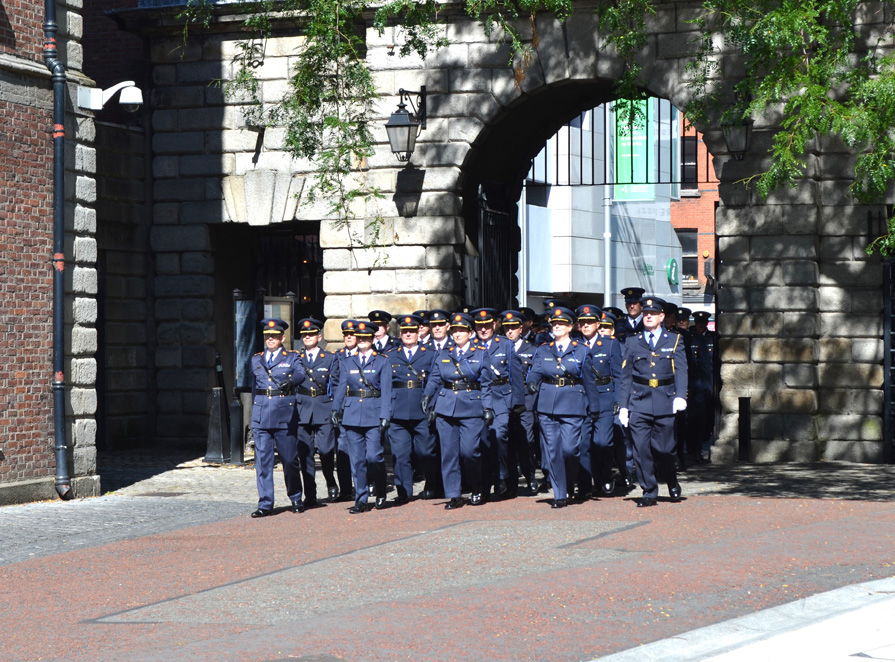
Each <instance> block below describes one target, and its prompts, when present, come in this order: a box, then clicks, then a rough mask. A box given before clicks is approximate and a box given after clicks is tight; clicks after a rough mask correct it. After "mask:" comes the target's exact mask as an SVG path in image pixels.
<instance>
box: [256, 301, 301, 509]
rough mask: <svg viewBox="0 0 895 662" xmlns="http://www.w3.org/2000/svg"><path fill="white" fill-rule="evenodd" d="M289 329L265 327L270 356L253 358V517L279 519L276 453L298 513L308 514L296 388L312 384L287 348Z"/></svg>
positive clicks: (271, 323) (278, 323) (267, 323)
mask: <svg viewBox="0 0 895 662" xmlns="http://www.w3.org/2000/svg"><path fill="white" fill-rule="evenodd" d="M288 328H289V325H288V324H287V323H286V322H284V321H283V320H281V319H276V318H268V319H265V320H262V321H261V329H262V335H263V336H264V345H265V351H263V352H259V353H258V354H255V355H254V356H253V357H252V376H253V378H254V384H253V386H252V435H253V436H254V439H255V477H256V481H257V485H258V509H257V510H255V512H253V513H252V517H267V516H268V515H271V514H273V506H274V487H273V468H274V451H275V450H276V451H277V452H279V454H280V459H281V460H282V461H283V476H284V478H285V480H286V494H287V495H288V497H289V499H290V501H291V502H292V512H295V513H300V512H303V511H304V509H305V506H304V504H303V503H302V500H301V496H302V485H301V465H300V463H299V456H298V443H297V439H296V434H297V431H298V410H297V408H296V400H295V387H296V386H299V385H301V384H303V383H305V381H306V380H307V375H306V374H305V371H304V368H303V367H302V365H301V360H300V358H299V355H298V352H293V351H290V350H287V349H285V348H284V347H283V338H284V334H285V331H286V329H288Z"/></svg>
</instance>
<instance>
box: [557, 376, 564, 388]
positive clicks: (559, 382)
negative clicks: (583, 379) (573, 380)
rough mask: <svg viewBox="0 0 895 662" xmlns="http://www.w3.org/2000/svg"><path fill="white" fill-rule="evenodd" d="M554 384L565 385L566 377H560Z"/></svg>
mask: <svg viewBox="0 0 895 662" xmlns="http://www.w3.org/2000/svg"><path fill="white" fill-rule="evenodd" d="M556 385H557V386H565V385H566V378H565V377H560V378H559V379H558V380H556Z"/></svg>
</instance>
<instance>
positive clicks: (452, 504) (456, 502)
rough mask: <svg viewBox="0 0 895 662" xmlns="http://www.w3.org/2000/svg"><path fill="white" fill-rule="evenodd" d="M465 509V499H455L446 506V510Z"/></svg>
mask: <svg viewBox="0 0 895 662" xmlns="http://www.w3.org/2000/svg"><path fill="white" fill-rule="evenodd" d="M462 507H463V497H454V498H453V499H451V500H450V501H448V502H447V503H446V504H444V509H445V510H456V509H457V508H462Z"/></svg>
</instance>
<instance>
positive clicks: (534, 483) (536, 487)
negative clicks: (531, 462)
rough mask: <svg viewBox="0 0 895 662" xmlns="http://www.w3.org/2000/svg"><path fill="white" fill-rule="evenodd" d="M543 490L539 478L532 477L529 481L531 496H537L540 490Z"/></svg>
mask: <svg viewBox="0 0 895 662" xmlns="http://www.w3.org/2000/svg"><path fill="white" fill-rule="evenodd" d="M540 491H541V483H540V481H539V480H538V479H537V478H532V479H531V480H529V481H528V493H529V494H530V495H531V496H537V495H538V492H540Z"/></svg>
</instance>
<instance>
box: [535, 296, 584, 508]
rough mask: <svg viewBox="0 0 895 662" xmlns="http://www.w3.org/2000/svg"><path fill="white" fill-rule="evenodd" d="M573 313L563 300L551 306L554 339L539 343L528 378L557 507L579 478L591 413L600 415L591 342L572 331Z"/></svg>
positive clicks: (564, 503) (554, 501) (561, 505)
mask: <svg viewBox="0 0 895 662" xmlns="http://www.w3.org/2000/svg"><path fill="white" fill-rule="evenodd" d="M574 323H575V314H574V313H573V312H572V311H571V310H569V309H568V308H565V307H563V306H558V307H556V308H554V309H553V310H552V311H551V312H550V327H551V330H552V334H553V342H551V343H549V344H547V345H542V346H541V347H538V349H537V351H536V352H535V354H534V357H533V359H532V366H531V370H529V372H528V377H527V380H526V384H527V387H528V390H529V392H530V393H537V396H538V399H537V404H536V405H535V408H536V410H537V412H538V422H539V424H540V426H541V449H542V450H541V454H542V461H543V462H544V464H545V465H546V466H547V467H548V470H549V473H550V483H551V485H552V486H553V507H554V508H564V507H565V506H566V505H567V504H568V498H569V492H570V483H574V481H575V480H576V479H577V478H578V468H579V463H578V458H579V455H580V445H581V432H582V428H583V425H584V419H585V417H587V416H588V415H590V416H591V417H592V418H596V417H597V415H598V414H597V412H598V403H597V392H596V389H595V388H594V385H593V379H592V373H593V361H592V359H591V355H590V352H588V350H587V347H586V346H585V345H583V344H582V343H579V342H578V341H576V340H572V339H571V338H570V337H569V334H570V333H571V331H572V325H573V324H574Z"/></svg>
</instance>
